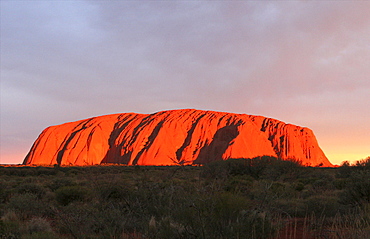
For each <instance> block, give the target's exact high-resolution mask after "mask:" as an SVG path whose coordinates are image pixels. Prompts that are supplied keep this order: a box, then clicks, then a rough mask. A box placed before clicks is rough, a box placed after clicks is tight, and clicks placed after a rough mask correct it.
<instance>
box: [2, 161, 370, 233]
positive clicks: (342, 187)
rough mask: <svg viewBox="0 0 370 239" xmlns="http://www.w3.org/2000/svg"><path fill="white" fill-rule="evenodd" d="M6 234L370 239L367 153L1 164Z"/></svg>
mask: <svg viewBox="0 0 370 239" xmlns="http://www.w3.org/2000/svg"><path fill="white" fill-rule="evenodd" d="M0 218H1V220H0V238H1V239H4V238H9V239H10V238H22V239H26V238H38V239H42V238H47V239H50V238H163V239H165V238H171V239H174V238H202V239H205V238H225V239H226V238H227V239H232V238H248V239H254V238H328V239H329V238H338V239H339V238H343V239H349V238H370V158H367V159H365V160H362V161H359V162H357V163H356V164H355V165H350V164H348V163H343V165H342V166H341V167H338V168H310V167H301V166H299V164H297V163H295V162H290V161H281V160H278V159H275V158H271V157H262V158H258V159H234V160H228V161H216V162H213V163H210V164H208V165H206V166H203V167H192V166H173V167H148V166H147V167H143V166H133V167H126V166H91V167H58V166H55V167H0Z"/></svg>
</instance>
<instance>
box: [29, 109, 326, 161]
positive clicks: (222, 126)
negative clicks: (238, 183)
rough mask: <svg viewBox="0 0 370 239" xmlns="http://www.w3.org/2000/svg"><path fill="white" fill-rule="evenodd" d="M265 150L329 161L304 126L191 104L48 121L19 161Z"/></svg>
mask: <svg viewBox="0 0 370 239" xmlns="http://www.w3.org/2000/svg"><path fill="white" fill-rule="evenodd" d="M263 155H269V156H275V157H279V158H282V159H286V160H288V159H294V160H298V161H300V162H301V163H302V164H303V165H307V166H332V164H331V163H330V162H329V161H328V159H327V158H326V156H325V155H324V153H323V151H322V150H321V149H320V147H319V145H318V143H317V141H316V138H315V136H314V134H313V132H312V131H311V130H310V129H308V128H304V127H299V126H295V125H291V124H285V123H283V122H281V121H278V120H275V119H271V118H265V117H262V116H253V115H246V114H232V113H223V112H213V111H202V110H192V109H186V110H169V111H162V112H158V113H154V114H135V113H123V114H114V115H106V116H99V117H94V118H90V119H85V120H80V121H76V122H71V123H65V124H62V125H57V126H51V127H48V128H46V129H45V130H44V131H43V132H42V133H41V134H40V136H39V137H38V138H37V140H36V141H35V143H34V144H33V146H32V148H31V150H30V152H29V153H28V155H27V156H26V158H25V159H24V162H23V164H35V165H54V164H59V165H94V164H105V163H114V164H126V165H183V164H205V163H208V162H210V161H213V160H221V159H223V160H225V159H229V158H253V157H257V156H263Z"/></svg>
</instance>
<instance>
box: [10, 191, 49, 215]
mask: <svg viewBox="0 0 370 239" xmlns="http://www.w3.org/2000/svg"><path fill="white" fill-rule="evenodd" d="M7 206H8V209H10V210H13V211H14V212H16V213H17V215H19V216H20V217H21V219H22V220H25V219H27V218H31V217H35V216H42V215H43V214H44V213H45V212H46V211H47V210H48V207H47V206H46V205H45V204H44V203H43V202H42V201H41V200H39V199H38V198H37V196H36V195H34V194H29V193H26V194H15V195H13V196H12V197H11V198H10V200H9V203H8V204H7Z"/></svg>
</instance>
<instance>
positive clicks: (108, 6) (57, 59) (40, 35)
mask: <svg viewBox="0 0 370 239" xmlns="http://www.w3.org/2000/svg"><path fill="white" fill-rule="evenodd" d="M369 12H370V1H196V0H193V1H107V0H105V1H87V0H86V1H83V0H80V1H73V0H69V1H67V0H64V1H46V0H45V1H37V0H34V1H16V0H1V119H0V120H1V121H0V123H1V155H0V163H21V162H22V161H23V159H24V157H25V155H26V154H27V152H28V150H29V149H30V147H31V146H32V143H33V142H34V140H35V139H36V138H37V137H38V135H39V134H40V133H41V131H42V130H43V129H44V128H46V127H47V126H50V125H55V124H61V123H64V122H68V121H75V120H79V119H84V118H89V117H92V116H98V115H105V114H110V113H118V112H119V113H121V112H137V113H153V112H157V111H161V110H167V109H179V108H195V109H203V110H215V111H226V112H234V113H246V114H253V115H263V116H267V117H271V118H276V119H279V120H282V121H284V122H287V123H293V124H296V125H300V126H306V127H309V128H311V129H312V130H313V131H314V132H315V134H316V137H317V139H318V142H319V145H320V146H321V147H322V149H323V150H324V152H325V153H326V155H327V157H328V158H329V160H330V161H331V162H332V163H334V164H340V163H341V162H342V161H344V160H350V161H355V160H359V159H363V158H365V157H367V156H369V155H370V138H369V136H370V97H369V96H370V15H369Z"/></svg>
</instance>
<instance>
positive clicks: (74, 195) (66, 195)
mask: <svg viewBox="0 0 370 239" xmlns="http://www.w3.org/2000/svg"><path fill="white" fill-rule="evenodd" d="M55 196H56V200H57V202H58V203H59V204H61V205H63V206H66V205H68V204H70V203H71V202H74V201H85V200H87V198H88V196H89V191H88V190H87V189H86V188H84V187H80V186H66V187H61V188H59V189H58V190H56V191H55Z"/></svg>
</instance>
